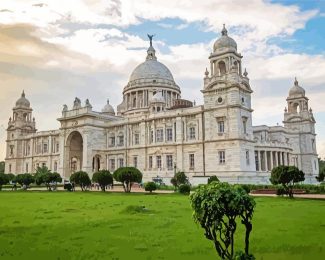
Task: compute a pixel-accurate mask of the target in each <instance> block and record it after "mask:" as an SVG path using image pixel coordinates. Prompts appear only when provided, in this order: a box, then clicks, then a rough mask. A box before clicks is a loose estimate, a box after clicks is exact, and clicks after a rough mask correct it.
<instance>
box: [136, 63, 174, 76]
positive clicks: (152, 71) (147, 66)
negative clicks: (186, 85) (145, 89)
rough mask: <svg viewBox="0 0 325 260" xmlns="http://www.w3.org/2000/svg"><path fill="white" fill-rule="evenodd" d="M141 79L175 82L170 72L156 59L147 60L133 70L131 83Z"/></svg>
mask: <svg viewBox="0 0 325 260" xmlns="http://www.w3.org/2000/svg"><path fill="white" fill-rule="evenodd" d="M139 79H163V80H169V81H174V78H173V75H172V73H171V72H170V70H169V69H168V68H167V67H166V66H165V65H164V64H162V63H161V62H159V61H157V60H156V59H147V60H146V61H145V62H143V63H141V64H139V65H138V66H137V67H136V68H135V69H134V70H133V72H132V74H131V76H130V81H134V80H139Z"/></svg>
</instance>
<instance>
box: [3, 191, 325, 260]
mask: <svg viewBox="0 0 325 260" xmlns="http://www.w3.org/2000/svg"><path fill="white" fill-rule="evenodd" d="M256 202H257V207H256V212H255V215H254V221H253V222H254V223H253V231H252V235H251V251H252V252H253V253H254V255H255V256H256V257H257V259H325V201H321V200H307V199H294V200H290V199H285V198H256ZM130 205H131V206H145V207H146V208H147V209H148V211H146V213H134V212H133V211H132V210H130V209H129V208H128V206H130ZM239 231H240V234H239V235H240V237H237V240H236V244H235V245H236V246H240V247H242V246H243V241H242V240H243V236H242V234H243V233H242V232H243V229H240V230H239ZM0 258H1V259H6V258H10V259H12V258H17V259H18V258H19V259H46V260H48V259H175V260H177V259H200V260H201V259H217V256H216V253H215V251H214V248H213V245H212V242H210V241H208V240H207V239H205V238H204V236H203V230H202V229H201V228H200V227H199V226H197V225H196V224H194V222H193V220H192V211H191V208H190V203H189V199H188V197H187V196H182V195H177V194H168V195H167V194H166V195H143V194H118V193H106V194H104V193H101V192H97V193H96V192H86V193H82V192H75V193H66V192H52V193H51V192H31V191H29V192H0Z"/></svg>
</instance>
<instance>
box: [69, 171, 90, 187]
mask: <svg viewBox="0 0 325 260" xmlns="http://www.w3.org/2000/svg"><path fill="white" fill-rule="evenodd" d="M70 181H71V182H72V183H75V184H77V185H80V188H81V190H82V191H84V190H86V189H87V187H88V186H89V185H90V184H91V181H90V178H89V175H88V173H86V172H84V171H78V172H74V173H73V174H71V176H70Z"/></svg>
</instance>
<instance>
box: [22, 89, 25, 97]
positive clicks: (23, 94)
mask: <svg viewBox="0 0 325 260" xmlns="http://www.w3.org/2000/svg"><path fill="white" fill-rule="evenodd" d="M21 97H23V98H24V97H25V90H23V93H21Z"/></svg>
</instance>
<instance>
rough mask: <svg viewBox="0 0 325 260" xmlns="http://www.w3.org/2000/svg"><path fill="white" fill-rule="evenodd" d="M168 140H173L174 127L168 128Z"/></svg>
mask: <svg viewBox="0 0 325 260" xmlns="http://www.w3.org/2000/svg"><path fill="white" fill-rule="evenodd" d="M166 141H167V142H170V141H173V129H172V128H167V129H166Z"/></svg>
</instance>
